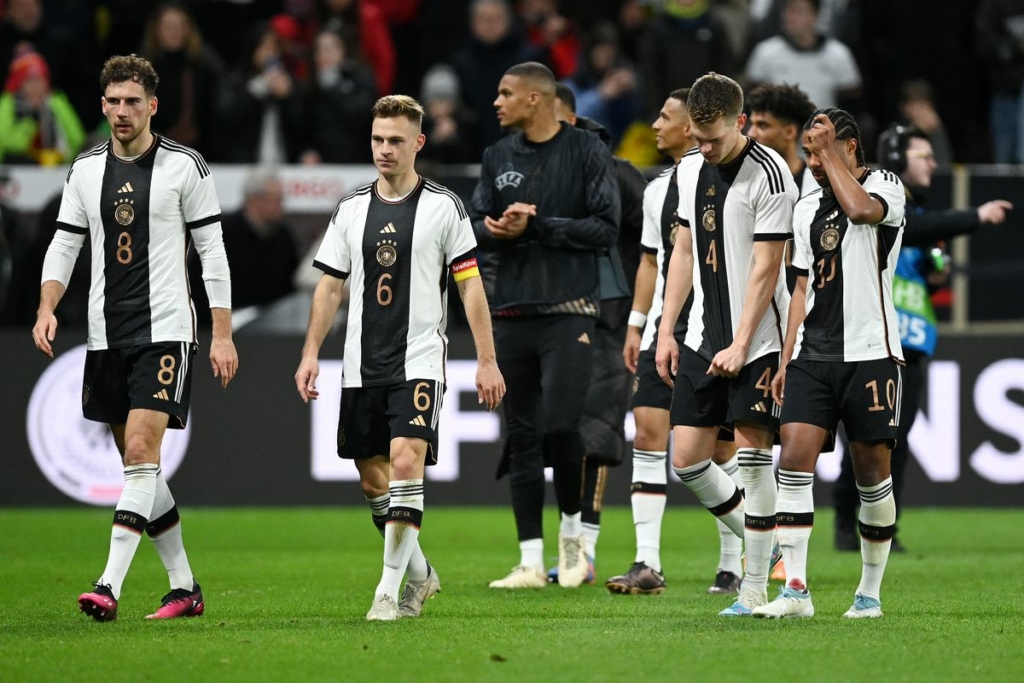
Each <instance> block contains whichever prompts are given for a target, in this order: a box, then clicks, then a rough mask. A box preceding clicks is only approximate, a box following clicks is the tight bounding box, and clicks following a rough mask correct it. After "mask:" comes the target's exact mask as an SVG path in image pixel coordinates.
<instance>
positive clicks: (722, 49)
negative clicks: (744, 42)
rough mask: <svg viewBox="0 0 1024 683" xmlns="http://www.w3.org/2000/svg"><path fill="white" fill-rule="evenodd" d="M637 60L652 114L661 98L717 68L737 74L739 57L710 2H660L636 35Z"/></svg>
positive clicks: (689, 0) (658, 105)
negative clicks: (637, 43) (637, 44)
mask: <svg viewBox="0 0 1024 683" xmlns="http://www.w3.org/2000/svg"><path fill="white" fill-rule="evenodd" d="M639 43H640V45H639V48H638V56H637V59H638V62H639V69H640V75H641V77H642V82H643V84H644V89H645V91H646V98H647V110H648V113H649V115H650V116H651V117H652V118H653V116H654V115H656V114H657V112H659V111H661V105H662V104H663V102H664V100H663V99H662V96H663V95H664V94H665V93H667V92H671V91H672V90H674V89H676V88H682V87H686V86H689V85H690V84H691V83H693V82H694V81H695V80H697V78H699V77H700V76H703V75H704V74H706V73H708V72H710V71H715V72H717V73H720V74H726V75H735V74H736V72H737V71H738V69H739V61H738V59H737V57H736V54H735V53H734V52H733V49H732V46H731V43H730V42H729V38H728V36H727V35H726V28H725V24H724V23H723V22H722V20H721V19H719V17H718V15H717V14H716V12H715V8H713V7H711V3H710V2H709V0H664V1H663V2H662V3H661V4H660V5H658V6H657V7H656V8H655V10H654V15H653V16H652V17H651V18H650V19H649V20H648V22H647V26H646V27H645V28H644V29H643V30H642V32H641V34H640V41H639Z"/></svg>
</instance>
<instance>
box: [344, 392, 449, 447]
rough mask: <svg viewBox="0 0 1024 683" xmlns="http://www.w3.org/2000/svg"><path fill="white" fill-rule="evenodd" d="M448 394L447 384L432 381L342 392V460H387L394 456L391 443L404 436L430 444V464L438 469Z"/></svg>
mask: <svg viewBox="0 0 1024 683" xmlns="http://www.w3.org/2000/svg"><path fill="white" fill-rule="evenodd" d="M444 390H445V386H444V384H442V383H441V382H438V381H436V380H432V379H411V380H408V381H406V382H399V383H397V384H387V385H384V386H376V387H347V388H342V390H341V414H340V417H339V419H338V457H340V458H347V459H352V460H362V459H365V458H372V457H374V456H375V455H383V456H385V457H386V456H388V455H389V454H390V453H391V440H392V439H394V438H397V437H400V436H401V437H408V438H414V439H423V440H424V441H426V442H427V458H426V464H427V465H436V464H437V432H438V420H439V419H440V417H441V399H442V397H443V396H444Z"/></svg>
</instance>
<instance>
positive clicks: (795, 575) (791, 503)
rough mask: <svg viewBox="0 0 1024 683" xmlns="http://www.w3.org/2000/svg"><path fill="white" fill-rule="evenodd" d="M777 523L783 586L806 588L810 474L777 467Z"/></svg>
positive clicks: (811, 514)
mask: <svg viewBox="0 0 1024 683" xmlns="http://www.w3.org/2000/svg"><path fill="white" fill-rule="evenodd" d="M776 507H777V508H778V512H777V513H776V514H775V521H776V523H777V524H778V530H779V531H778V533H779V545H780V546H781V547H782V561H783V562H785V563H786V585H787V586H791V587H793V588H798V589H800V590H805V589H806V588H807V544H808V542H809V541H810V539H811V531H812V530H813V529H814V473H813V472H796V471H793V470H779V501H778V505H777V506H776Z"/></svg>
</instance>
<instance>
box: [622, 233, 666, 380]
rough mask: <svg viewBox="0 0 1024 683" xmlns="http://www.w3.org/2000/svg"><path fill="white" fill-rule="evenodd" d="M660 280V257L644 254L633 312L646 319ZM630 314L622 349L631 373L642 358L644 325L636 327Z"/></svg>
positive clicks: (624, 359)
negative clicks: (641, 344) (641, 348)
mask: <svg viewBox="0 0 1024 683" xmlns="http://www.w3.org/2000/svg"><path fill="white" fill-rule="evenodd" d="M657 280H658V257H657V256H656V255H654V254H648V253H644V254H642V256H641V257H640V265H639V267H638V268H637V271H636V282H635V283H634V286H633V309H632V310H633V311H634V312H635V313H637V314H638V315H643V316H644V317H645V318H646V316H647V314H648V313H649V312H650V310H651V302H653V301H654V288H655V286H656V283H657ZM632 320H633V316H632V314H630V321H631V322H630V324H629V325H627V326H626V343H625V344H624V345H623V347H622V360H623V361H624V362H625V363H626V368H628V369H629V371H630V372H636V364H637V359H638V358H639V357H640V338H641V336H642V335H643V332H644V328H643V325H634V324H633V323H632Z"/></svg>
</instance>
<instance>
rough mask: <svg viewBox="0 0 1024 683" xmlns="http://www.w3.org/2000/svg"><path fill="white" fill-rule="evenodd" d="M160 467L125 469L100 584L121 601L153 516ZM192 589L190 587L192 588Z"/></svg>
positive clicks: (146, 466)
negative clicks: (144, 534) (122, 486)
mask: <svg viewBox="0 0 1024 683" xmlns="http://www.w3.org/2000/svg"><path fill="white" fill-rule="evenodd" d="M158 469H159V466H158V465H150V464H143V465H129V466H127V467H125V468H124V490H122V491H121V497H120V498H119V499H118V501H117V509H116V510H115V511H114V527H113V529H112V530H111V532H110V554H109V555H107V566H106V567H104V569H103V575H102V576H100V580H99V583H100V584H105V585H108V586H110V591H111V592H112V593H113V594H114V599H115V600H118V599H120V597H121V586H122V584H124V577H125V576H127V574H128V567H130V566H131V564H132V558H134V557H135V550H136V549H137V548H138V547H139V539H141V538H142V533H143V532H144V531H145V530H146V525H147V524H148V523H149V517H150V515H152V514H153V500H154V499H155V498H156V472H157V470H158ZM189 588H191V586H189Z"/></svg>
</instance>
